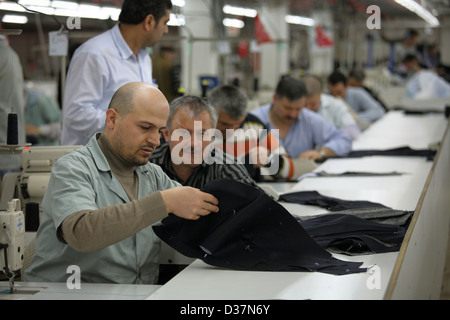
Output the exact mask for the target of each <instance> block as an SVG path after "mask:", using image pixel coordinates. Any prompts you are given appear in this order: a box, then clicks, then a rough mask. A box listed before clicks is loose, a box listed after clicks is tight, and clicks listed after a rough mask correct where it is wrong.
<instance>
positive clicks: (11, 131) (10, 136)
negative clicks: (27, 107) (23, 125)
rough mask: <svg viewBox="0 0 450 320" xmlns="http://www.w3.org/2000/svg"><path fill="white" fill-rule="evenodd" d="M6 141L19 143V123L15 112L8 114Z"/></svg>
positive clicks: (12, 143)
mask: <svg viewBox="0 0 450 320" xmlns="http://www.w3.org/2000/svg"><path fill="white" fill-rule="evenodd" d="M6 143H7V144H9V145H16V144H19V124H18V120H17V113H9V114H8V131H7V136H6Z"/></svg>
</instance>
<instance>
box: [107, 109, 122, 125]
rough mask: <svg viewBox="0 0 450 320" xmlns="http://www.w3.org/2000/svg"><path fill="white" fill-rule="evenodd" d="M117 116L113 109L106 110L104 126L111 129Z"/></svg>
mask: <svg viewBox="0 0 450 320" xmlns="http://www.w3.org/2000/svg"><path fill="white" fill-rule="evenodd" d="M118 118H119V114H118V113H117V111H116V110H114V109H108V110H106V124H105V126H106V128H108V129H110V130H113V129H114V127H115V126H116V122H117V119H118Z"/></svg>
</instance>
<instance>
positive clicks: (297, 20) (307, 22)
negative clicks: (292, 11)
mask: <svg viewBox="0 0 450 320" xmlns="http://www.w3.org/2000/svg"><path fill="white" fill-rule="evenodd" d="M284 20H285V21H286V22H287V23H291V24H301V25H303V26H308V27H312V26H314V25H315V24H316V22H315V21H314V19H312V18H307V17H300V16H291V15H287V16H286V17H285V18H284Z"/></svg>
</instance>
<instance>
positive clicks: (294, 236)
mask: <svg viewBox="0 0 450 320" xmlns="http://www.w3.org/2000/svg"><path fill="white" fill-rule="evenodd" d="M202 190H203V191H205V192H208V193H211V194H213V195H214V196H215V197H217V199H218V200H219V208H220V210H219V212H217V213H211V214H209V215H207V216H204V217H201V218H200V219H198V220H195V221H192V220H184V219H181V218H178V217H176V216H174V215H169V216H168V217H167V218H165V219H163V220H162V222H161V224H159V225H157V226H153V230H154V231H155V233H156V234H157V235H158V236H159V237H160V238H161V239H162V240H163V241H164V242H166V243H167V244H168V245H170V246H171V247H173V248H174V249H176V250H177V251H179V252H180V253H182V254H184V255H186V256H188V257H192V258H198V259H202V260H203V261H204V262H206V263H207V264H210V265H213V266H216V267H221V268H226V269H235V270H256V271H318V272H323V273H330V274H337V275H343V274H349V273H357V272H365V271H366V270H367V269H366V268H361V267H360V266H361V265H362V263H360V262H349V261H342V260H339V259H336V258H334V257H332V255H331V254H330V253H329V252H328V251H326V250H325V249H323V248H322V247H321V246H320V245H318V244H317V242H316V241H314V240H313V239H312V238H311V237H310V236H309V234H308V233H307V232H306V231H305V230H304V229H303V227H302V226H301V225H300V224H299V223H298V222H297V220H296V219H295V218H294V217H293V216H292V215H291V214H290V213H289V212H288V211H287V210H286V209H285V208H284V207H283V206H282V205H280V204H279V203H278V202H276V201H275V200H273V199H272V198H270V197H269V196H267V195H266V194H265V193H264V192H263V191H261V190H260V189H258V188H255V187H252V186H250V185H247V184H244V183H240V182H238V181H232V180H223V179H221V180H214V181H211V182H209V183H207V184H206V185H205V187H204V188H203V189H202Z"/></svg>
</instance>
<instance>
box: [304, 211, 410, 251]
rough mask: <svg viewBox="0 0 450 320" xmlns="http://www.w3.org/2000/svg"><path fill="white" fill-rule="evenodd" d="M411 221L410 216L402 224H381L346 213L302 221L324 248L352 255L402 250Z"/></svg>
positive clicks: (325, 215)
mask: <svg viewBox="0 0 450 320" xmlns="http://www.w3.org/2000/svg"><path fill="white" fill-rule="evenodd" d="M409 217H411V215H409ZM298 220H300V219H298ZM409 222H410V219H406V221H405V222H404V223H403V224H401V225H394V224H387V223H378V222H374V221H370V220H366V219H363V218H360V217H357V216H354V215H349V214H342V213H332V214H324V215H320V216H318V217H316V218H312V219H307V220H300V221H299V223H300V225H301V226H302V227H303V228H304V229H305V230H306V231H307V232H308V233H309V235H310V236H311V237H312V238H313V239H314V240H315V241H316V242H317V243H318V244H319V245H320V246H321V247H322V248H324V249H327V250H329V251H332V252H337V253H344V254H348V255H359V254H370V253H385V252H394V251H398V250H399V248H400V246H401V244H402V242H403V239H404V237H405V233H406V230H407V228H408V225H409Z"/></svg>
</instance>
